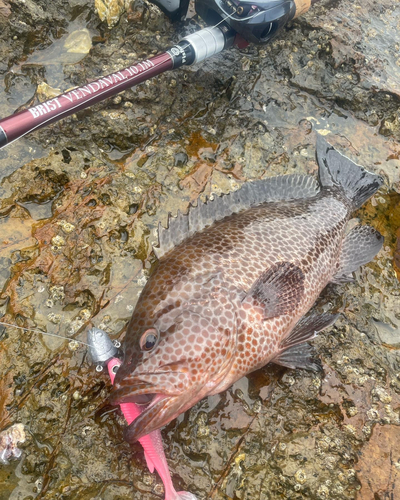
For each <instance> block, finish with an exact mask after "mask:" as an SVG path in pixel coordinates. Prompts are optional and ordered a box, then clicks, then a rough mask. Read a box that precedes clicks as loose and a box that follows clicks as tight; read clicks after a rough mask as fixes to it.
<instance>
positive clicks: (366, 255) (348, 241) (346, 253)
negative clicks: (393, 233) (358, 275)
mask: <svg viewBox="0 0 400 500" xmlns="http://www.w3.org/2000/svg"><path fill="white" fill-rule="evenodd" d="M382 245H383V236H382V235H381V234H380V233H379V232H378V231H376V229H374V228H373V227H371V226H356V227H355V228H354V229H352V230H351V231H350V232H349V233H348V235H347V236H346V238H345V240H344V242H343V245H342V251H341V254H340V261H339V267H338V270H337V272H336V274H335V276H334V277H333V279H332V280H331V281H332V283H345V282H347V281H352V280H353V277H352V276H351V273H353V272H354V271H356V270H357V269H358V268H359V267H360V266H362V265H364V264H367V262H370V261H371V260H372V259H373V258H374V257H375V255H376V254H377V253H378V252H379V250H380V249H381V248H382Z"/></svg>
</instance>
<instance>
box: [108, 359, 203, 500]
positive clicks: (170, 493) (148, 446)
mask: <svg viewBox="0 0 400 500" xmlns="http://www.w3.org/2000/svg"><path fill="white" fill-rule="evenodd" d="M120 364H121V360H119V359H117V358H112V359H110V361H109V362H108V363H107V368H108V373H109V375H110V378H111V382H112V383H113V384H114V378H115V373H116V371H117V368H116V367H119V365H120ZM120 408H121V410H122V413H123V414H124V417H125V419H126V421H127V423H128V425H129V424H130V423H131V422H133V421H134V420H135V419H136V418H137V417H138V416H139V415H140V414H141V409H140V406H138V405H136V404H135V403H122V404H121V405H120ZM139 442H140V444H141V445H142V446H143V450H144V456H145V459H146V463H147V467H148V468H149V471H150V472H154V469H155V470H156V471H157V472H158V474H159V476H160V477H161V480H162V482H163V484H164V490H165V500H197V497H196V496H195V495H193V494H192V493H189V492H188V491H176V490H175V488H174V486H173V484H172V479H171V474H170V472H169V469H168V464H167V460H166V458H165V453H164V447H163V442H162V437H161V432H160V431H159V430H156V431H153V432H151V433H150V434H147V435H146V436H143V437H142V438H140V439H139Z"/></svg>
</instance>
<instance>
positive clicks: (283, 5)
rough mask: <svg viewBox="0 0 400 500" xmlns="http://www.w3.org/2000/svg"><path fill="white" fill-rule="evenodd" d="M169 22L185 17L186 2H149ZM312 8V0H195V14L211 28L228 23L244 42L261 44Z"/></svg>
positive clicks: (155, 0) (165, 0)
mask: <svg viewBox="0 0 400 500" xmlns="http://www.w3.org/2000/svg"><path fill="white" fill-rule="evenodd" d="M151 1H152V2H153V3H154V4H156V5H157V6H158V7H159V8H160V9H161V10H162V11H163V12H164V13H165V14H167V16H168V17H170V18H171V20H173V21H176V20H181V19H183V18H184V17H185V16H186V13H187V9H188V6H189V0H151ZM310 6H311V0H195V9H196V13H197V14H198V15H199V16H200V17H201V18H202V19H203V20H204V21H205V22H206V23H207V24H208V25H210V26H215V25H217V24H218V23H220V22H221V21H224V23H226V24H228V25H229V26H230V27H231V28H232V29H233V30H234V31H235V32H236V33H237V34H239V35H240V36H241V37H242V38H244V39H245V40H246V41H247V42H249V43H250V42H252V43H257V44H263V43H267V42H269V41H270V40H271V38H272V37H273V36H274V35H275V34H276V33H277V31H279V30H280V28H282V27H283V26H284V25H285V24H287V23H288V22H289V21H291V20H292V19H294V18H295V17H298V16H300V15H301V14H303V13H304V12H307V10H308V9H309V8H310Z"/></svg>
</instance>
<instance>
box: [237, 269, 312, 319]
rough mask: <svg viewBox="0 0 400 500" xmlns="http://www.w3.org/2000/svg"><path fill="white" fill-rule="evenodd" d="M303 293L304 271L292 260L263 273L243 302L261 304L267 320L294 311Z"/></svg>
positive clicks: (264, 317)
mask: <svg viewBox="0 0 400 500" xmlns="http://www.w3.org/2000/svg"><path fill="white" fill-rule="evenodd" d="M303 294H304V274H303V271H302V270H301V269H300V268H299V267H297V266H296V265H295V264H292V263H291V262H278V263H277V264H274V265H273V266H272V267H270V268H269V269H267V270H266V271H264V272H263V273H262V275H261V276H260V277H259V278H258V280H257V281H256V282H255V283H254V285H253V286H252V288H251V289H250V291H249V293H248V294H247V296H246V297H245V299H244V301H243V302H246V301H248V302H250V303H252V304H255V305H259V306H261V308H262V309H263V319H264V320H266V319H269V318H273V317H275V316H281V315H282V314H287V313H289V312H291V311H293V309H295V308H296V307H297V305H298V304H299V302H300V300H301V299H302V297H303Z"/></svg>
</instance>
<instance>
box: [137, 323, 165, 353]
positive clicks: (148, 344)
mask: <svg viewBox="0 0 400 500" xmlns="http://www.w3.org/2000/svg"><path fill="white" fill-rule="evenodd" d="M159 338H160V335H159V333H158V331H157V330H156V329H155V328H149V329H148V330H146V331H145V332H144V334H143V335H142V336H141V337H140V348H141V349H142V351H151V350H153V349H154V347H155V346H156V345H157V343H158V339H159Z"/></svg>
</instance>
